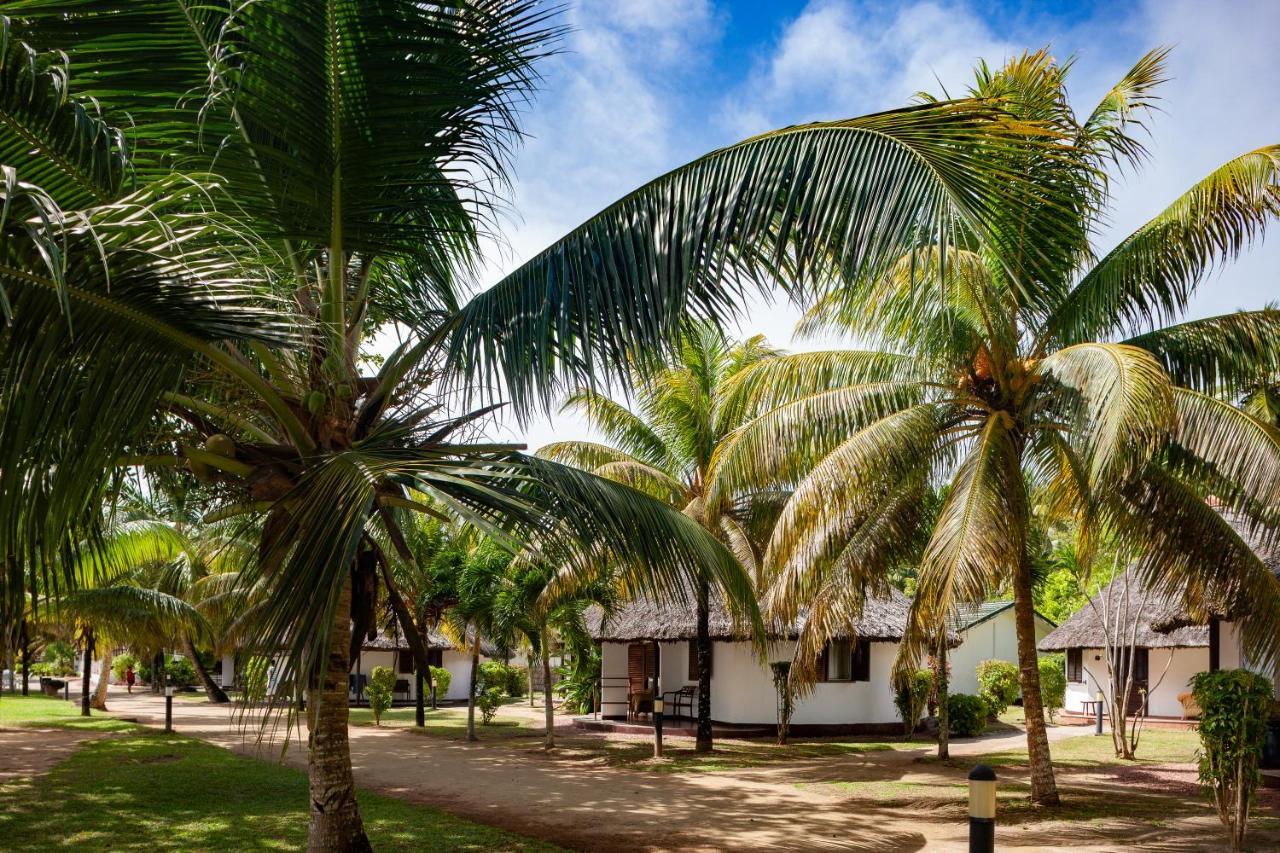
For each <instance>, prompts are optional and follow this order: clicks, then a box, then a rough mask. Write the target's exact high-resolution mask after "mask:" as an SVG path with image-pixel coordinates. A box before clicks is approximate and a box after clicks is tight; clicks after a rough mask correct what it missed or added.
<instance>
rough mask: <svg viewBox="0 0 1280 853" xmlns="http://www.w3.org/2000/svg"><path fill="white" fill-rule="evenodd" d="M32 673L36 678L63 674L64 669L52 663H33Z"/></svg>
mask: <svg viewBox="0 0 1280 853" xmlns="http://www.w3.org/2000/svg"><path fill="white" fill-rule="evenodd" d="M31 675H32V676H33V677H36V678H39V677H40V676H48V677H53V676H55V675H62V671H61V670H60V669H59V668H58V667H57V666H54V665H53V664H51V663H33V664H31Z"/></svg>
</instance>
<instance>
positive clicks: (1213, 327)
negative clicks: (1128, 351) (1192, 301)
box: [1125, 308, 1280, 393]
mask: <svg viewBox="0 0 1280 853" xmlns="http://www.w3.org/2000/svg"><path fill="white" fill-rule="evenodd" d="M1125 343H1126V344H1128V345H1130V346H1135V347H1141V348H1142V349H1145V350H1147V351H1148V352H1150V353H1151V354H1152V355H1154V356H1155V357H1156V358H1158V359H1159V360H1160V363H1161V364H1163V365H1164V368H1165V370H1166V371H1168V373H1169V377H1170V378H1171V379H1172V380H1173V381H1174V382H1175V383H1176V384H1178V385H1182V386H1185V387H1187V388H1194V389H1196V390H1199V391H1205V392H1209V393H1224V392H1228V393H1229V392H1231V391H1239V390H1241V389H1243V388H1246V387H1248V386H1250V385H1252V384H1254V383H1256V382H1257V381H1258V380H1259V378H1261V377H1266V376H1270V375H1274V374H1275V373H1276V372H1277V371H1280V310H1276V309H1275V308H1266V309H1264V310H1261V311H1237V312H1235V313H1233V314H1224V315H1222V316H1220V317H1207V318H1205V319H1203V320H1191V321H1189V322H1186V323H1179V324H1178V325H1176V326H1167V327H1165V328H1163V329H1157V330H1155V331H1151V332H1147V333H1145V334H1142V335H1137V336H1136V337H1132V338H1129V339H1128V340H1127V341H1125Z"/></svg>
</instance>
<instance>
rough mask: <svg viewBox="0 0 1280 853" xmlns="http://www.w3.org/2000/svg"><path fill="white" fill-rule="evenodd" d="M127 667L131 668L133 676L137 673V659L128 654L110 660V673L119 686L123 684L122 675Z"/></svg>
mask: <svg viewBox="0 0 1280 853" xmlns="http://www.w3.org/2000/svg"><path fill="white" fill-rule="evenodd" d="M129 667H133V669H134V672H135V674H136V673H137V669H138V659H137V658H136V657H134V656H133V655H131V654H129V653H128V652H125V653H124V654H122V655H119V656H117V657H114V658H112V659H111V672H112V674H113V675H115V677H116V681H118V682H120V683H121V684H123V683H124V674H125V672H126V671H128V669H129Z"/></svg>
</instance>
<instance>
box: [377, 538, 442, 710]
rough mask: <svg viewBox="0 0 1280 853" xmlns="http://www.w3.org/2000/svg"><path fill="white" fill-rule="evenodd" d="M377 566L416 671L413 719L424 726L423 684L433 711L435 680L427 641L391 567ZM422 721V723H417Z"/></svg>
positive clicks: (386, 564) (381, 563)
mask: <svg viewBox="0 0 1280 853" xmlns="http://www.w3.org/2000/svg"><path fill="white" fill-rule="evenodd" d="M378 563H379V565H381V566H382V585H383V587H384V588H385V589H386V591H387V601H388V602H390V604H391V610H392V612H393V613H395V615H396V622H397V623H399V625H400V630H401V632H402V633H403V634H404V639H405V642H407V643H408V644H409V652H410V654H412V655H413V662H414V668H415V669H416V670H417V671H418V682H417V687H418V701H417V703H416V709H417V710H416V711H415V719H414V722H415V723H416V724H417V725H426V719H425V717H426V707H425V706H424V705H423V701H424V693H423V686H424V685H423V682H424V681H425V682H426V684H425V686H426V689H427V690H430V691H431V696H432V698H431V710H433V711H434V710H435V708H436V703H435V679H434V678H432V676H431V656H430V654H429V651H430V649H429V648H428V646H427V641H426V640H424V639H423V633H422V631H420V630H418V623H417V622H415V621H414V618H413V613H412V612H411V611H410V610H409V605H408V604H406V603H405V600H404V596H403V595H401V594H400V588H399V587H398V586H396V580H395V576H394V575H392V574H391V565H390V563H388V562H387V561H386V560H385V559H382V558H379V559H378ZM418 720H422V722H418Z"/></svg>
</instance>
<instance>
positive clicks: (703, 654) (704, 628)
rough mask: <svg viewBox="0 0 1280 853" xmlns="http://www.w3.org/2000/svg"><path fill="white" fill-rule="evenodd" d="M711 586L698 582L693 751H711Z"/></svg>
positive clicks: (704, 582)
mask: <svg viewBox="0 0 1280 853" xmlns="http://www.w3.org/2000/svg"><path fill="white" fill-rule="evenodd" d="M710 599H711V588H710V585H709V584H708V583H707V582H706V581H699V582H698V639H697V643H698V648H697V651H698V739H697V743H696V744H695V745H694V751H695V752H710V751H711V747H712V744H711V629H710V624H709V623H710V621H711V600H710Z"/></svg>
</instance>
